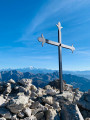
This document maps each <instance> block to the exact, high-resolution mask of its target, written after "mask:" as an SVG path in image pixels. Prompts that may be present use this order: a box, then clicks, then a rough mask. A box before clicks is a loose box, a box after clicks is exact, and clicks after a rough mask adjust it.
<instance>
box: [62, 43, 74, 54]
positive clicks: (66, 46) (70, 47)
mask: <svg viewBox="0 0 90 120" xmlns="http://www.w3.org/2000/svg"><path fill="white" fill-rule="evenodd" d="M61 47H63V48H66V49H70V50H72V52H73V51H74V50H75V48H74V47H73V45H72V46H68V45H64V44H61Z"/></svg>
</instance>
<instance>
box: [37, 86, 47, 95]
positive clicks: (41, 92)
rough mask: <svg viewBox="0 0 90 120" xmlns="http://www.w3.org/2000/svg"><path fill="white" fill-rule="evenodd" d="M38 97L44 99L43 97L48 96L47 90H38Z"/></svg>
mask: <svg viewBox="0 0 90 120" xmlns="http://www.w3.org/2000/svg"><path fill="white" fill-rule="evenodd" d="M37 95H38V97H42V96H43V95H46V93H45V90H44V89H42V88H38V90H37Z"/></svg>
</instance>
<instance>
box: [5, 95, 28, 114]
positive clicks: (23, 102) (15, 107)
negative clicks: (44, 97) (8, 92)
mask: <svg viewBox="0 0 90 120" xmlns="http://www.w3.org/2000/svg"><path fill="white" fill-rule="evenodd" d="M27 104H28V97H26V96H25V95H19V96H16V97H15V98H14V99H11V100H10V101H9V104H8V106H7V107H8V108H9V109H10V111H11V112H12V113H19V111H22V109H24V108H25V107H26V106H27Z"/></svg>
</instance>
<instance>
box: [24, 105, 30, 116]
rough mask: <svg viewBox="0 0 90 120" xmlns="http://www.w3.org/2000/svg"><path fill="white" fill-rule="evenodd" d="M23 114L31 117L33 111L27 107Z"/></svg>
mask: <svg viewBox="0 0 90 120" xmlns="http://www.w3.org/2000/svg"><path fill="white" fill-rule="evenodd" d="M23 112H24V113H25V114H26V115H27V116H28V117H31V109H30V108H29V107H26V108H25V109H24V110H23Z"/></svg>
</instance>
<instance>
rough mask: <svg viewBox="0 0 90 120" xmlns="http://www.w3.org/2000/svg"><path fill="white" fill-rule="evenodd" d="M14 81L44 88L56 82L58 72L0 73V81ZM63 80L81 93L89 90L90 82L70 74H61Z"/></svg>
mask: <svg viewBox="0 0 90 120" xmlns="http://www.w3.org/2000/svg"><path fill="white" fill-rule="evenodd" d="M11 78H12V79H14V80H15V81H16V82H17V81H18V80H20V79H22V78H29V79H32V80H33V81H32V82H33V84H34V85H36V87H44V86H45V85H47V84H48V83H49V82H51V81H53V80H56V79H58V78H59V74H58V72H57V71H56V72H53V73H46V74H44V73H37V74H34V73H31V72H20V71H17V70H11V71H1V72H0V81H7V80H9V79H11ZM63 80H65V81H66V83H67V84H71V85H73V86H74V88H79V89H80V90H81V91H87V90H88V89H90V80H88V79H86V78H84V77H79V76H76V75H71V74H63Z"/></svg>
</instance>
